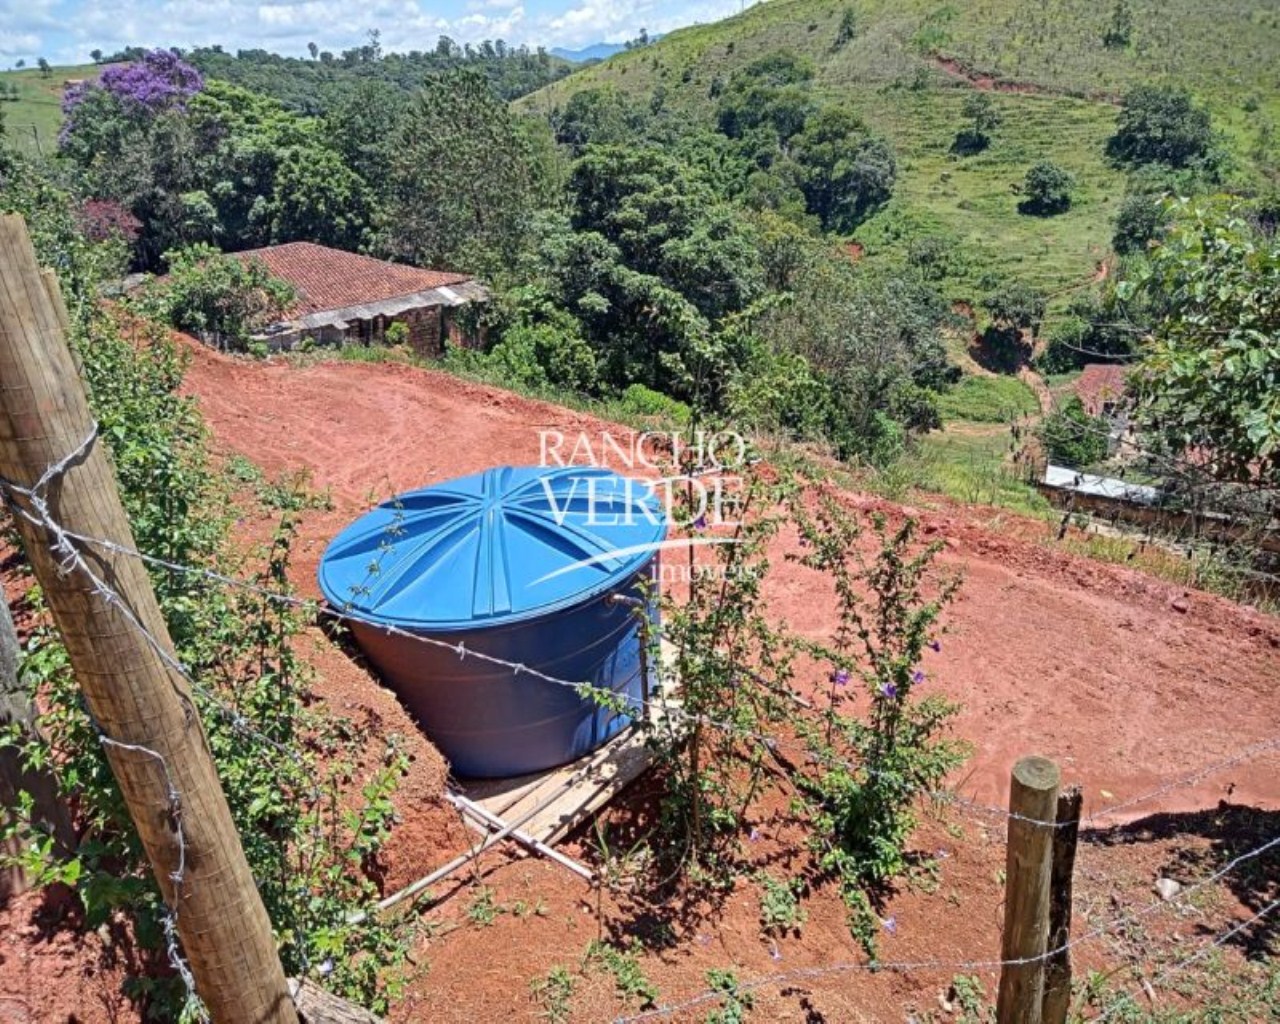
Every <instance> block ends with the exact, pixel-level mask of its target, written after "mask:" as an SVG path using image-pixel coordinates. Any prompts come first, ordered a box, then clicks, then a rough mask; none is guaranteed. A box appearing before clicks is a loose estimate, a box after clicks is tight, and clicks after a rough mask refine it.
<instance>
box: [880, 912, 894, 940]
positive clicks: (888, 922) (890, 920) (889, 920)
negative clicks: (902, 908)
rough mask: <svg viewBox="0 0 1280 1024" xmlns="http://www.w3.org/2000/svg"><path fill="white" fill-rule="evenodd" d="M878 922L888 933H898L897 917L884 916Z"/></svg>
mask: <svg viewBox="0 0 1280 1024" xmlns="http://www.w3.org/2000/svg"><path fill="white" fill-rule="evenodd" d="M880 924H881V925H883V926H884V930H885V931H887V932H888V933H889V934H890V935H897V934H898V919H897V918H896V917H894V916H893V915H890V916H889V917H886V918H885V919H884V920H883V921H881V922H880Z"/></svg>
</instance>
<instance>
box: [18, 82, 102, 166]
mask: <svg viewBox="0 0 1280 1024" xmlns="http://www.w3.org/2000/svg"><path fill="white" fill-rule="evenodd" d="M106 66H107V65H103V64H74V65H69V66H66V67H56V68H50V69H49V70H50V73H49V75H48V76H47V77H46V76H45V75H44V74H43V73H42V72H41V71H40V70H39V69H37V68H28V69H26V70H23V71H0V82H6V83H8V84H9V85H12V86H16V87H17V89H18V99H17V100H16V101H15V100H6V101H4V102H0V114H3V115H4V123H5V135H6V138H7V141H8V143H9V145H12V146H13V147H14V148H15V149H17V150H19V151H20V152H24V153H33V154H34V153H44V154H45V155H46V156H47V155H49V154H51V153H53V151H54V149H55V148H56V147H57V144H58V129H59V128H60V127H61V126H62V92H63V90H64V89H65V88H66V85H67V82H68V81H73V80H75V79H79V78H97V77H98V75H100V74H101V73H102V70H103V68H104V67H106Z"/></svg>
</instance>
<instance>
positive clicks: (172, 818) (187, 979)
mask: <svg viewBox="0 0 1280 1024" xmlns="http://www.w3.org/2000/svg"><path fill="white" fill-rule="evenodd" d="M93 727H94V729H95V731H96V732H97V735H98V742H99V743H101V744H102V746H104V747H112V748H115V749H116V750H124V751H127V752H129V753H134V754H142V755H143V756H144V757H149V758H151V759H152V760H154V761H155V762H157V763H158V764H159V765H160V770H161V771H162V772H163V773H164V781H165V788H166V789H167V791H168V792H167V793H166V799H167V804H168V806H167V807H166V812H167V816H168V821H169V827H170V828H172V829H173V835H174V841H175V842H176V843H177V846H178V863H177V865H176V866H175V867H174V869H173V870H172V871H170V872H169V881H170V882H171V883H172V885H173V898H172V899H169V900H166V901H165V912H164V914H163V915H162V921H161V928H162V929H163V931H164V942H165V955H166V956H167V957H168V960H169V966H171V967H172V968H173V969H174V972H175V973H176V974H177V975H178V978H179V980H180V981H181V982H182V984H183V987H184V988H185V989H186V992H187V1003H188V1005H189V1006H190V1005H194V1008H195V1012H196V1014H197V1016H198V1018H199V1019H200V1020H206V1021H207V1020H208V1013H207V1012H206V1011H205V1009H204V1003H203V1001H202V1000H201V999H200V996H199V995H198V994H197V993H196V980H195V977H194V976H193V975H192V974H191V967H190V966H189V965H188V964H187V961H186V958H185V957H184V956H183V955H182V950H181V949H180V948H179V944H178V908H179V905H180V904H181V902H182V890H183V886H184V885H185V884H186V878H187V835H186V831H185V829H184V827H183V823H182V794H181V793H180V792H179V791H178V786H177V784H176V783H175V782H174V781H173V774H172V773H171V772H170V771H169V762H168V761H167V760H165V756H164V755H163V754H162V753H160V751H158V750H153V749H151V748H150V747H147V746H143V745H142V744H140V743H124V742H121V741H120V740H115V739H112V738H111V737H110V736H108V735H107V734H106V733H105V732H104V731H103V730H102V727H101V726H100V725H99V724H98V723H97V722H96V721H93ZM193 1001H194V1004H193Z"/></svg>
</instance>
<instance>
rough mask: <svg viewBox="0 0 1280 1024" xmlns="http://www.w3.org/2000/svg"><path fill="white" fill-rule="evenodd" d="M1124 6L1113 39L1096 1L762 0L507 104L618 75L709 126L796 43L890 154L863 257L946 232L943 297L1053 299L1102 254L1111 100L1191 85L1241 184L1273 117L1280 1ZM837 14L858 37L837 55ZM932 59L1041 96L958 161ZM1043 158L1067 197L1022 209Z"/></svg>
mask: <svg viewBox="0 0 1280 1024" xmlns="http://www.w3.org/2000/svg"><path fill="white" fill-rule="evenodd" d="M1129 4H1130V7H1131V9H1132V10H1133V14H1134V22H1135V29H1134V33H1133V39H1132V43H1131V45H1130V47H1129V48H1128V49H1125V50H1110V49H1107V48H1106V47H1104V46H1103V45H1102V42H1101V40H1102V36H1103V34H1104V32H1105V29H1106V26H1107V24H1108V23H1109V21H1110V17H1111V7H1112V5H1111V4H1110V3H1108V2H1101V3H1099V2H1097V0H1048V2H1047V3H1045V4H1026V3H1022V2H1020V0H950V2H947V0H856V2H852V0H770V2H768V3H761V4H757V5H756V6H754V7H752V8H750V9H748V10H747V11H745V12H743V13H742V14H739V15H737V16H736V17H732V18H727V19H725V20H723V21H720V22H716V23H713V24H710V25H698V26H693V27H690V28H686V29H681V30H679V31H676V32H672V33H670V34H669V35H667V36H665V37H663V38H662V39H661V40H660V41H659V42H657V43H656V44H654V45H652V46H650V47H646V48H644V49H641V50H633V51H630V52H627V53H622V54H619V55H618V56H616V57H614V58H612V59H611V60H608V61H606V62H604V63H602V64H599V65H595V66H592V67H589V68H585V69H583V70H581V71H578V72H576V73H575V74H573V75H571V76H569V77H568V78H566V79H562V80H561V81H559V82H556V83H553V84H552V85H550V86H548V87H547V88H545V89H543V90H540V91H539V92H537V93H534V94H532V95H531V96H527V97H524V98H523V99H521V100H519V101H517V104H516V105H517V107H518V108H519V109H523V110H526V111H527V112H530V113H534V114H543V115H546V114H550V113H551V112H552V111H553V109H554V108H555V107H556V106H557V105H560V104H563V103H564V101H565V100H567V99H568V97H569V96H571V95H572V94H573V93H574V92H577V91H579V90H581V89H586V88H592V87H598V86H602V85H613V86H615V87H617V88H619V89H622V90H624V91H626V92H629V93H632V94H634V95H636V96H638V97H641V98H644V97H647V96H648V95H649V94H651V93H652V91H653V90H654V89H655V88H656V87H658V86H662V87H663V88H664V89H665V90H666V104H667V108H668V109H669V110H670V111H671V116H672V117H678V118H682V119H688V118H694V119H701V120H704V121H705V122H707V123H710V119H711V116H712V112H713V110H714V104H715V100H714V99H713V98H712V97H711V96H710V90H711V85H712V83H713V82H715V81H716V80H720V81H724V80H727V78H728V77H729V76H730V75H731V74H732V73H733V71H734V70H735V69H737V68H740V67H742V66H744V65H745V64H747V63H749V62H750V61H752V60H754V59H756V58H758V57H761V56H763V55H765V54H767V53H771V52H773V51H775V50H780V49H789V50H792V51H794V52H798V53H800V54H802V55H804V56H806V57H808V58H809V59H810V60H811V61H812V62H813V64H814V67H815V69H816V75H815V79H814V88H815V91H816V92H817V93H818V94H819V95H820V96H822V97H825V98H826V99H828V100H832V101H837V102H839V103H841V104H842V105H844V106H846V107H847V108H849V109H851V110H853V111H856V112H857V113H858V114H860V115H861V116H862V117H863V118H864V119H865V120H866V121H867V123H868V124H869V125H870V126H871V127H872V128H873V129H875V130H877V131H879V132H881V133H883V134H884V135H885V136H887V137H888V138H889V139H890V140H891V142H892V143H893V145H894V148H895V151H896V153H897V156H898V183H897V186H896V188H895V192H894V196H893V198H892V200H891V201H890V202H889V203H888V204H887V206H886V207H885V208H884V209H883V210H881V211H880V212H878V213H877V214H876V215H875V216H874V217H873V218H871V219H870V220H869V221H867V222H866V223H865V224H863V225H862V226H861V227H860V228H859V229H858V231H857V232H856V237H857V240H858V241H859V242H860V243H861V244H862V245H863V246H864V248H865V254H866V257H867V258H868V259H872V260H876V259H885V258H887V259H890V260H893V259H899V258H901V257H902V256H903V255H904V254H905V252H906V247H907V245H908V243H909V242H910V241H911V240H912V239H913V238H915V237H919V236H920V235H938V236H941V237H942V238H944V239H946V240H948V241H949V242H950V243H951V244H952V246H953V247H954V250H955V251H956V252H957V253H958V254H959V256H960V259H959V260H958V263H959V267H958V268H957V269H956V270H955V271H954V272H953V275H952V277H951V278H949V279H948V280H947V281H946V282H944V287H945V289H946V291H947V292H948V294H949V297H951V298H953V299H972V298H974V297H975V296H976V295H978V294H980V292H981V291H982V289H981V288H980V286H979V281H980V279H981V278H982V277H983V276H984V275H986V274H990V273H994V274H997V275H1000V276H1008V277H1017V278H1020V279H1023V280H1026V281H1028V282H1030V283H1032V284H1034V285H1036V286H1037V287H1040V288H1042V289H1043V290H1045V291H1048V292H1051V293H1055V294H1057V295H1059V296H1061V295H1063V294H1065V293H1066V292H1067V291H1068V290H1070V289H1075V288H1079V287H1082V286H1083V285H1085V284H1086V283H1087V282H1088V280H1089V278H1090V276H1091V275H1092V273H1093V272H1094V270H1095V268H1096V265H1097V263H1098V261H1099V260H1100V259H1102V258H1103V256H1104V255H1105V254H1106V252H1107V250H1108V249H1109V245H1110V239H1111V232H1112V220H1113V218H1114V215H1115V212H1116V210H1117V209H1118V207H1119V204H1120V201H1121V200H1122V198H1123V195H1124V189H1125V176H1124V174H1122V173H1121V172H1120V171H1119V170H1117V169H1116V168H1114V167H1112V166H1111V165H1110V164H1109V163H1108V162H1107V161H1106V160H1105V158H1104V155H1103V146H1104V144H1105V142H1106V140H1107V138H1108V137H1109V136H1110V135H1111V133H1112V131H1113V128H1114V123H1115V117H1116V107H1115V105H1114V103H1113V102H1110V101H1109V100H1108V99H1107V98H1106V97H1109V96H1113V95H1115V94H1119V93H1122V92H1124V91H1125V90H1126V89H1128V88H1129V87H1131V86H1133V85H1136V84H1138V83H1141V82H1152V81H1155V82H1170V83H1175V84H1179V85H1183V86H1186V87H1188V88H1190V89H1192V90H1193V91H1194V92H1195V93H1196V94H1197V95H1198V96H1199V97H1200V98H1201V99H1202V100H1203V101H1204V102H1207V103H1208V105H1209V106H1210V108H1211V109H1212V111H1213V114H1214V118H1215V123H1217V124H1218V125H1219V127H1220V128H1221V130H1222V131H1223V133H1224V136H1225V137H1226V138H1227V140H1228V142H1229V144H1230V146H1231V148H1232V149H1233V151H1234V152H1235V154H1236V156H1237V157H1238V158H1239V160H1240V162H1241V166H1242V174H1243V175H1244V176H1245V177H1247V178H1251V177H1253V176H1255V175H1256V171H1255V170H1254V168H1253V167H1252V158H1251V157H1250V156H1249V154H1250V153H1252V151H1253V150H1254V149H1255V148H1256V146H1257V144H1258V141H1259V139H1260V137H1261V132H1262V131H1263V126H1264V125H1265V124H1267V123H1268V122H1269V123H1278V122H1280V70H1278V69H1280V11H1276V10H1270V9H1267V8H1266V6H1265V5H1259V4H1257V3H1253V2H1250V0H1204V2H1201V0H1129ZM846 8H852V9H853V10H854V12H855V16H856V21H857V31H856V34H855V38H854V39H853V41H852V42H850V43H849V44H847V45H846V46H844V47H841V48H839V49H836V48H835V47H834V41H835V37H836V32H837V29H838V26H839V23H840V19H841V17H842V15H843V13H844V11H845V9H846ZM939 54H941V55H945V56H948V57H954V58H956V59H958V60H961V61H963V62H964V63H965V64H966V65H967V66H969V67H972V68H975V69H980V70H982V71H985V72H991V73H993V74H994V75H995V76H997V77H1001V78H1004V79H1007V80H1010V81H1016V82H1020V83H1027V84H1029V85H1030V86H1032V87H1034V88H1035V89H1038V90H1043V91H1041V92H1038V93H1036V94H1024V93H1012V92H993V93H992V94H991V95H992V99H993V101H994V103H995V105H996V106H997V108H998V109H999V110H1000V113H1001V115H1002V117H1003V124H1002V126H1001V127H1000V128H999V129H997V131H996V132H995V135H994V141H993V143H992V145H991V146H990V147H989V148H988V149H987V150H986V151H985V152H983V153H980V154H977V155H974V156H968V157H963V158H961V157H957V156H956V155H954V154H953V153H952V152H951V146H952V142H953V141H954V139H955V135H956V132H957V130H958V129H959V128H960V127H961V126H962V124H963V118H962V116H961V113H960V107H961V105H962V103H963V102H964V98H965V96H966V95H967V94H968V93H969V92H970V90H971V88H972V86H971V85H970V83H969V82H968V81H966V80H965V79H963V78H958V77H956V76H955V75H952V74H949V73H948V72H947V71H945V70H944V69H943V68H942V67H940V66H939V64H938V61H937V59H936V57H937V55H939ZM1226 69H1229V70H1226ZM1246 106H1249V107H1253V108H1255V109H1252V110H1246V109H1245V107H1246ZM1043 159H1048V160H1052V161H1053V162H1054V163H1056V164H1059V165H1061V166H1062V167H1064V168H1065V169H1067V170H1068V171H1070V172H1071V173H1072V174H1073V175H1074V176H1075V178H1076V180H1077V183H1078V187H1077V190H1076V193H1075V197H1074V201H1073V204H1072V207H1071V209H1070V210H1069V211H1068V212H1066V213H1063V214H1061V215H1058V216H1054V217H1032V216H1024V215H1022V214H1019V213H1018V212H1017V203H1018V196H1017V194H1016V193H1015V192H1014V191H1013V188H1014V186H1015V185H1016V184H1017V183H1019V182H1020V181H1021V180H1022V178H1023V176H1024V175H1025V174H1026V171H1027V169H1028V168H1029V167H1030V166H1031V165H1032V164H1033V163H1035V162H1036V161H1038V160H1043Z"/></svg>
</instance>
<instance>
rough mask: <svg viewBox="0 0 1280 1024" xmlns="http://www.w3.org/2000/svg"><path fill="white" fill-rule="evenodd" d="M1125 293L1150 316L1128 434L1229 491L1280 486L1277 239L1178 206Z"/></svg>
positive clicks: (1228, 218) (1205, 209)
mask: <svg viewBox="0 0 1280 1024" xmlns="http://www.w3.org/2000/svg"><path fill="white" fill-rule="evenodd" d="M1176 212H1177V218H1176V219H1175V221H1174V223H1173V225H1172V226H1171V227H1170V229H1169V230H1168V232H1167V233H1166V234H1165V236H1164V238H1163V240H1162V241H1161V243H1160V244H1159V245H1157V246H1156V247H1155V248H1154V249H1153V250H1152V252H1151V257H1150V262H1149V264H1148V265H1147V266H1146V267H1144V268H1143V270H1142V271H1141V272H1140V273H1139V274H1138V275H1136V276H1135V279H1134V280H1133V281H1132V282H1131V283H1129V285H1128V287H1127V289H1126V294H1128V293H1129V292H1137V291H1144V292H1147V293H1149V294H1151V293H1154V295H1155V296H1156V297H1157V298H1158V300H1159V302H1158V305H1159V307H1160V308H1161V310H1162V312H1161V314H1160V315H1159V316H1158V317H1157V318H1156V319H1155V321H1154V322H1153V323H1152V325H1151V336H1150V339H1149V340H1148V341H1147V342H1146V343H1145V344H1144V346H1143V348H1142V350H1141V356H1142V358H1141V362H1140V363H1139V364H1138V367H1137V370H1136V372H1135V373H1134V374H1133V376H1132V378H1131V380H1132V385H1133V389H1134V391H1135V396H1136V407H1135V410H1134V416H1135V420H1136V422H1137V423H1138V424H1139V426H1140V427H1141V428H1142V429H1143V430H1145V431H1147V432H1149V433H1150V434H1151V435H1152V436H1153V437H1155V438H1158V439H1159V440H1160V441H1162V442H1163V444H1164V445H1165V446H1167V449H1168V450H1169V451H1170V452H1172V453H1173V454H1174V455H1175V456H1178V457H1186V458H1191V459H1194V460H1196V461H1197V462H1199V463H1202V464H1203V466H1204V468H1205V469H1206V470H1207V471H1209V472H1212V473H1213V474H1214V475H1216V476H1218V477H1220V478H1221V479H1224V480H1229V481H1259V482H1263V483H1265V484H1267V485H1268V486H1271V487H1275V486H1280V237H1278V236H1276V235H1275V234H1270V235H1268V234H1264V233H1262V232H1260V231H1258V230H1257V229H1256V228H1254V227H1253V226H1252V225H1250V224H1249V223H1248V222H1247V221H1246V220H1245V219H1244V218H1243V217H1242V216H1241V215H1240V210H1239V208H1238V207H1227V208H1225V209H1224V208H1215V207H1214V206H1213V205H1208V204H1204V205H1201V204H1193V203H1189V202H1186V201H1183V202H1180V203H1178V204H1177V206H1176Z"/></svg>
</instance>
